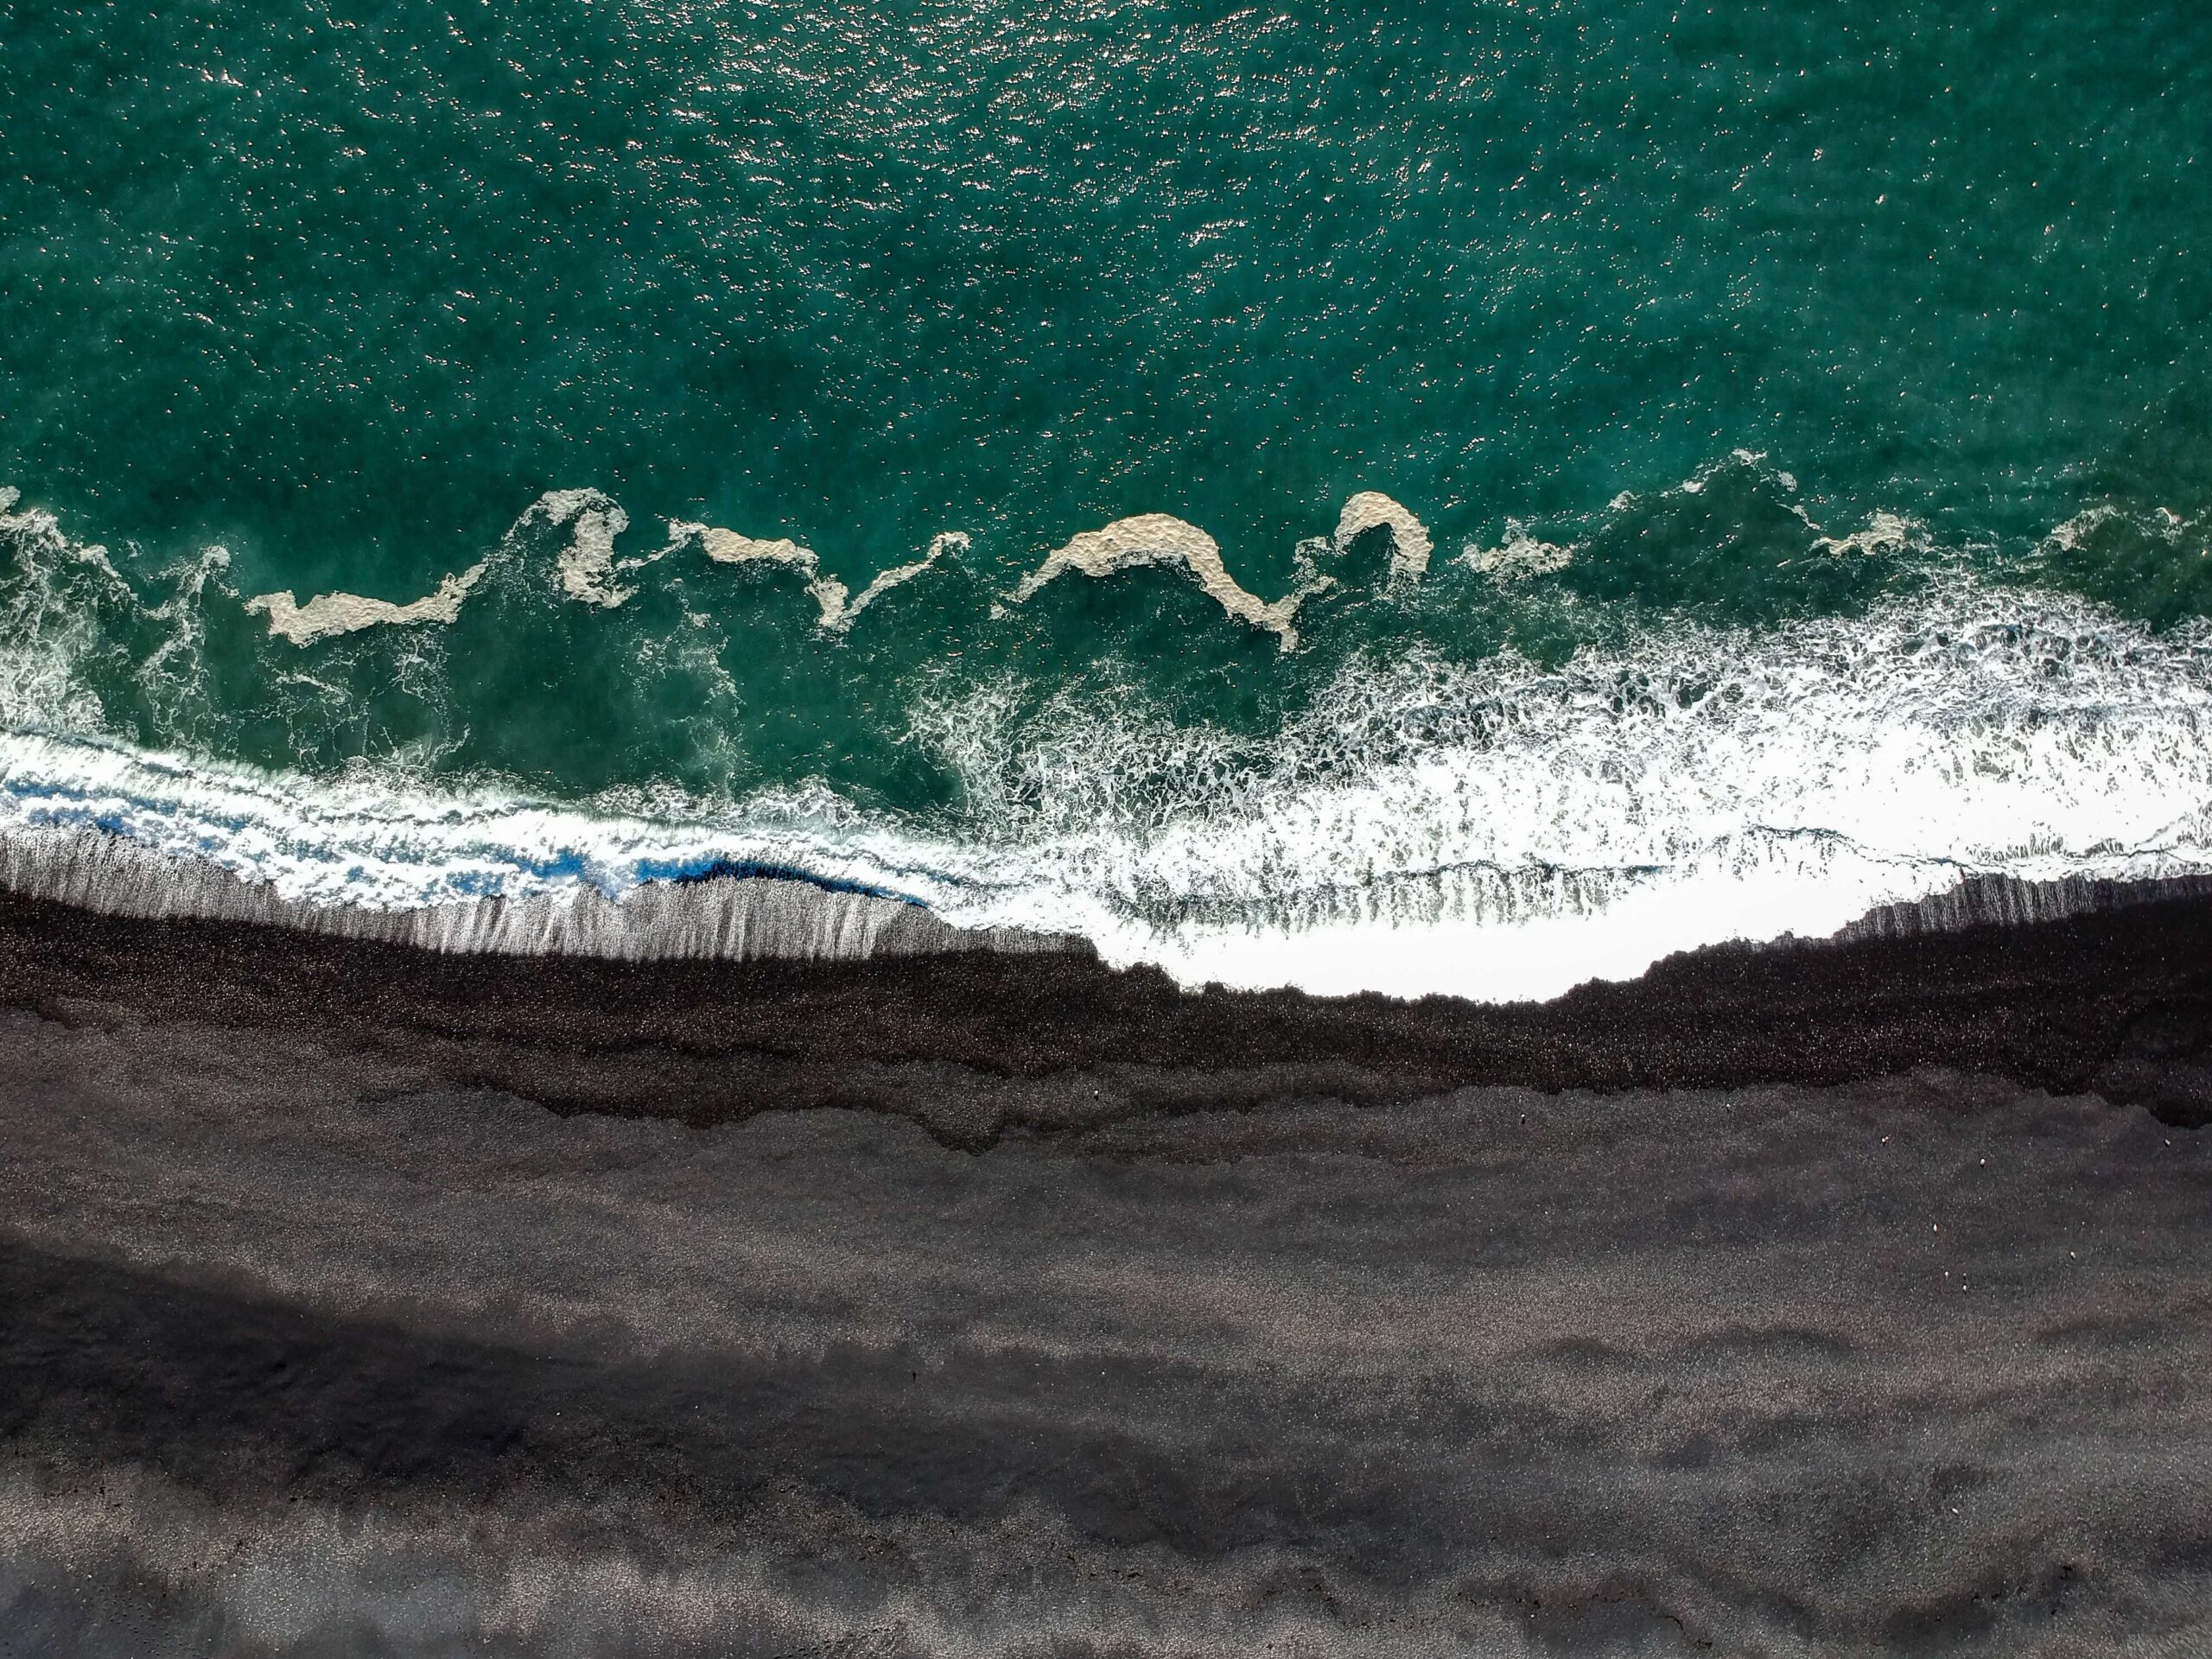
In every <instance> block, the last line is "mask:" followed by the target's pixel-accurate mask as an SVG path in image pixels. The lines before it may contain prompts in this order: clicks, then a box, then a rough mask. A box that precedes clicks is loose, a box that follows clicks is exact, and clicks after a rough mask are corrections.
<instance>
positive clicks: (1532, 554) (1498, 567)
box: [1459, 518, 1574, 582]
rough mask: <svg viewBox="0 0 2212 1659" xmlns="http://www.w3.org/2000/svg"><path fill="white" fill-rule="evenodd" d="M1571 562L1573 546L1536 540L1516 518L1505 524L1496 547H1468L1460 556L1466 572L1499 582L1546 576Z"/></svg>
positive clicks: (1477, 545)
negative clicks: (1474, 571) (1501, 537)
mask: <svg viewBox="0 0 2212 1659" xmlns="http://www.w3.org/2000/svg"><path fill="white" fill-rule="evenodd" d="M1573 559H1574V550H1573V548H1572V547H1563V546H1561V545H1560V544H1559V543H1556V542H1546V541H1539V540H1538V539H1537V538H1536V537H1534V536H1532V535H1530V534H1529V531H1528V527H1527V526H1526V525H1524V524H1522V522H1521V521H1520V520H1519V519H1517V518H1509V519H1507V520H1506V521H1505V535H1504V537H1503V539H1502V540H1500V541H1499V543H1498V544H1497V546H1496V547H1483V546H1481V545H1479V544H1471V545H1470V546H1469V547H1468V549H1467V550H1466V551H1465V552H1464V553H1462V554H1461V555H1460V556H1459V560H1460V563H1463V564H1465V565H1466V566H1467V568H1468V569H1471V570H1478V571H1480V572H1481V573H1482V574H1483V575H1486V576H1490V577H1491V578H1493V579H1495V580H1497V581H1499V582H1518V581H1521V580H1522V579H1523V578H1525V577H1529V576H1541V575H1550V574H1551V573H1552V572H1553V571H1554V570H1564V569H1567V566H1568V565H1569V564H1570V563H1573Z"/></svg>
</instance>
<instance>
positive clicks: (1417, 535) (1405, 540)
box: [1334, 490, 1434, 587]
mask: <svg viewBox="0 0 2212 1659" xmlns="http://www.w3.org/2000/svg"><path fill="white" fill-rule="evenodd" d="M1376 529H1380V530H1384V531H1389V536H1390V585H1391V586H1392V587H1398V586H1402V585H1408V586H1409V585H1411V584H1412V583H1414V582H1419V581H1420V580H1421V578H1422V577H1423V576H1424V575H1427V574H1428V556H1429V554H1430V552H1431V550H1433V545H1434V544H1433V543H1432V542H1431V541H1430V539H1429V535H1428V527H1427V525H1426V524H1422V523H1421V520H1420V519H1418V518H1414V515H1413V513H1412V512H1410V511H1409V510H1408V509H1407V508H1406V507H1404V506H1402V505H1400V504H1399V503H1397V502H1395V501H1393V500H1392V499H1390V498H1389V496H1387V495H1384V494H1383V493H1380V492H1379V491H1376V490H1362V491H1360V492H1359V493H1357V495H1355V496H1353V497H1352V498H1351V499H1350V500H1348V501H1346V502H1345V503H1344V512H1343V513H1342V514H1341V515H1340V516H1339V517H1338V519H1337V534H1336V537H1335V542H1334V546H1335V550H1336V551H1337V552H1338V553H1339V554H1341V553H1343V552H1344V550H1345V549H1346V548H1348V547H1350V546H1351V544H1352V543H1353V542H1355V541H1356V540H1357V539H1358V538H1359V537H1362V536H1363V535H1365V534H1366V533H1367V532H1368V531H1370V530H1376Z"/></svg>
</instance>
